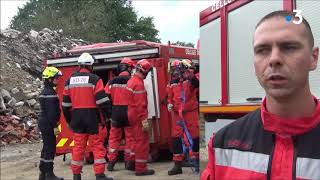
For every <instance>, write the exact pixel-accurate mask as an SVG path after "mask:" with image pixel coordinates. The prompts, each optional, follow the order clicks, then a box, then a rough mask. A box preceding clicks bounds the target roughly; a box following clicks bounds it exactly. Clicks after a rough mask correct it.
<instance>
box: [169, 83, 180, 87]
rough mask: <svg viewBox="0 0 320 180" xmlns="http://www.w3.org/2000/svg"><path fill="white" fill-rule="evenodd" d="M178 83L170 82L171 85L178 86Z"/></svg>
mask: <svg viewBox="0 0 320 180" xmlns="http://www.w3.org/2000/svg"><path fill="white" fill-rule="evenodd" d="M178 85H179V83H172V84H171V86H178Z"/></svg>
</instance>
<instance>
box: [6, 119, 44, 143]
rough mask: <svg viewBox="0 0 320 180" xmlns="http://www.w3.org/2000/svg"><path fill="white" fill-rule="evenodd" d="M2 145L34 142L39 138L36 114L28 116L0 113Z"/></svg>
mask: <svg viewBox="0 0 320 180" xmlns="http://www.w3.org/2000/svg"><path fill="white" fill-rule="evenodd" d="M0 119H1V121H0V138H1V141H0V143H1V146H3V145H7V144H16V143H32V142H35V141H37V140H39V135H38V130H37V123H36V121H37V120H36V115H35V114H29V115H28V116H26V117H22V118H20V117H18V116H15V115H11V116H1V115H0Z"/></svg>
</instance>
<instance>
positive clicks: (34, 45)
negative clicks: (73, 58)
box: [0, 28, 88, 77]
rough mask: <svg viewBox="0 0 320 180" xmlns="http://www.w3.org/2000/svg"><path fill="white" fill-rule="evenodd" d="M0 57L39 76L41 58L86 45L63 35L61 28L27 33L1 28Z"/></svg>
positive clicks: (84, 42) (41, 63) (81, 41)
mask: <svg viewBox="0 0 320 180" xmlns="http://www.w3.org/2000/svg"><path fill="white" fill-rule="evenodd" d="M0 40H1V59H2V58H6V59H8V60H9V61H10V62H12V63H17V64H18V66H20V67H19V68H22V69H23V70H26V71H28V72H29V73H31V74H33V75H35V76H38V77H40V74H41V72H42V69H43V60H44V59H46V58H48V57H50V56H52V55H53V54H59V53H60V54H64V53H65V52H66V50H67V49H71V48H72V47H74V46H78V45H87V44H88V42H86V41H83V40H81V39H70V38H67V37H63V30H61V29H60V30H58V31H53V30H50V29H48V28H44V29H43V30H41V31H39V32H37V31H34V30H31V31H30V32H28V33H23V32H19V31H16V30H13V29H6V30H2V31H1V34H0Z"/></svg>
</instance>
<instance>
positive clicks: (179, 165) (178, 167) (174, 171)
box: [168, 161, 182, 176]
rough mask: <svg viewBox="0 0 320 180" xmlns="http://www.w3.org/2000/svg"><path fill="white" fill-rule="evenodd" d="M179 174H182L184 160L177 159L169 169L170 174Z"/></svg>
mask: <svg viewBox="0 0 320 180" xmlns="http://www.w3.org/2000/svg"><path fill="white" fill-rule="evenodd" d="M177 174H182V162H181V161H175V162H174V166H173V168H172V169H170V170H169V171H168V175H169V176H172V175H177Z"/></svg>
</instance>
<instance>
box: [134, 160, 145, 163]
mask: <svg viewBox="0 0 320 180" xmlns="http://www.w3.org/2000/svg"><path fill="white" fill-rule="evenodd" d="M136 162H139V163H147V162H148V161H147V160H144V159H136Z"/></svg>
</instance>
